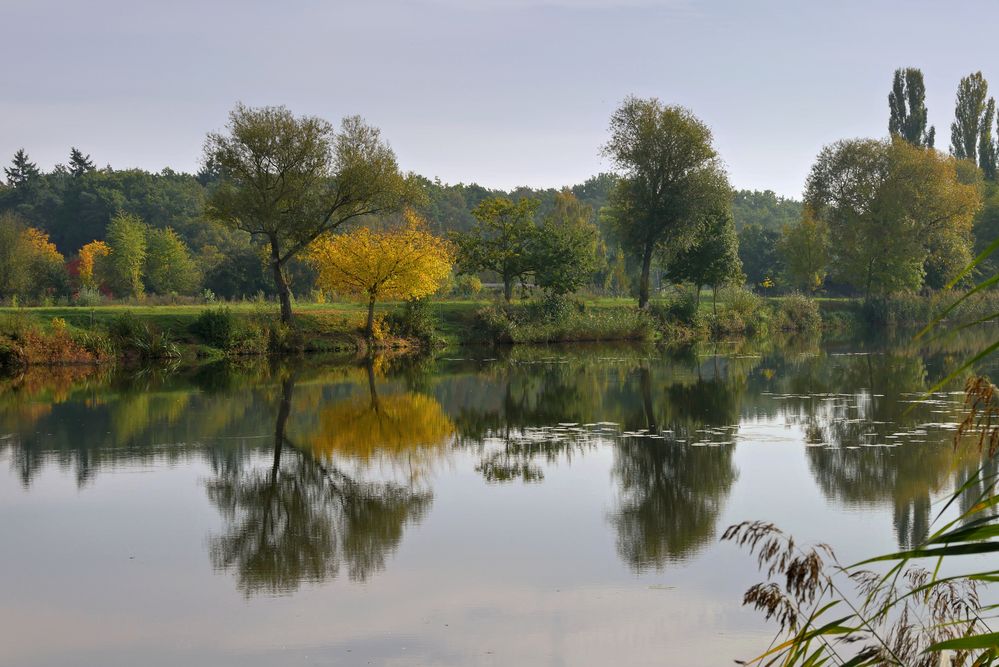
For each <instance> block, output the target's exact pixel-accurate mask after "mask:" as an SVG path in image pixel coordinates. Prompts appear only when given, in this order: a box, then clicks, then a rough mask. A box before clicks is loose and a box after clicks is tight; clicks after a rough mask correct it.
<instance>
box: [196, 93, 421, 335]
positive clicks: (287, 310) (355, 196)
mask: <svg viewBox="0 0 999 667" xmlns="http://www.w3.org/2000/svg"><path fill="white" fill-rule="evenodd" d="M204 163H205V167H206V169H207V168H210V169H211V170H212V171H213V172H214V173H217V174H218V175H219V182H218V184H217V185H216V187H215V188H214V190H213V191H212V192H211V194H210V195H209V200H208V206H207V212H208V216H209V217H210V218H212V219H214V220H217V221H220V222H223V223H225V224H227V225H229V226H231V227H235V228H237V229H241V230H243V231H246V232H249V233H250V234H251V235H252V236H254V237H257V238H261V239H263V240H264V241H265V242H266V243H267V244H268V246H269V255H270V266H271V271H272V272H273V276H274V283H275V286H276V287H277V292H278V296H279V298H280V300H281V320H282V321H283V322H289V321H291V316H292V312H291V287H290V285H289V283H288V278H287V276H286V274H285V267H286V265H287V263H288V261H289V260H291V259H292V258H293V257H295V256H296V255H298V254H299V253H301V252H302V251H303V250H305V249H307V248H308V247H309V246H310V245H311V244H312V243H313V242H314V241H315V240H316V239H317V238H319V237H320V236H322V235H323V234H327V233H330V232H332V231H333V230H335V229H337V228H338V227H339V226H340V225H342V224H344V223H345V222H347V221H349V220H353V219H355V218H358V217H361V216H366V215H375V214H379V213H384V212H388V211H392V210H397V209H399V208H400V207H401V206H402V205H403V204H404V203H405V202H407V201H409V200H410V199H411V198H413V197H414V196H415V194H414V193H415V192H416V191H415V190H414V188H413V186H412V183H411V180H410V179H408V178H406V177H404V176H403V175H402V174H401V173H400V171H399V166H398V164H397V163H396V158H395V153H394V152H393V151H392V149H391V148H390V147H389V146H388V144H387V143H385V142H384V141H383V140H382V138H381V135H380V133H379V131H378V129H376V128H374V127H372V126H370V125H368V124H367V123H365V122H364V121H363V120H362V119H361V118H360V116H349V117H347V118H345V119H344V120H343V122H342V123H341V126H340V129H339V130H336V129H334V127H333V126H332V125H331V124H330V123H328V122H327V121H325V120H323V119H321V118H316V117H314V116H295V115H293V114H292V113H291V112H290V111H289V110H288V109H286V108H285V107H260V108H250V107H246V106H243V105H242V104H240V105H237V106H236V108H235V109H233V111H232V112H231V113H230V114H229V124H228V126H227V131H226V132H225V133H212V134H209V135H208V138H207V140H206V141H205V147H204Z"/></svg>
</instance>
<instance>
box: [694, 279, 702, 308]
mask: <svg viewBox="0 0 999 667" xmlns="http://www.w3.org/2000/svg"><path fill="white" fill-rule="evenodd" d="M694 294H695V295H696V296H695V297H694V306H695V310H700V309H701V286H700V285H698V286H697V291H696V292H695V293H694Z"/></svg>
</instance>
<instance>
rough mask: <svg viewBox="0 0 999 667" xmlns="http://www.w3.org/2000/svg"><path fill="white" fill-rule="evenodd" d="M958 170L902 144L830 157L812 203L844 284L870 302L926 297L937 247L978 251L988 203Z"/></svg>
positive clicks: (835, 151) (844, 149)
mask: <svg viewBox="0 0 999 667" xmlns="http://www.w3.org/2000/svg"><path fill="white" fill-rule="evenodd" d="M957 167H958V164H957V161H956V160H955V159H954V158H950V157H947V156H944V155H941V154H940V153H938V152H937V151H935V150H932V149H925V148H917V147H915V146H912V145H911V144H909V143H907V142H905V141H902V140H898V139H897V140H894V141H878V140H873V139H867V140H851V141H840V142H838V143H835V144H833V145H831V146H827V147H826V148H825V149H823V150H822V152H821V153H820V154H819V156H818V159H817V160H816V162H815V165H814V166H813V167H812V171H811V174H810V175H809V177H808V183H807V187H806V193H805V201H806V204H807V205H809V206H811V207H812V210H813V211H814V213H815V215H816V217H818V218H819V219H820V220H822V221H823V222H825V223H826V224H828V226H829V238H830V268H831V270H832V271H833V272H834V273H835V274H836V276H837V277H838V278H839V279H840V280H841V281H843V282H845V283H847V284H849V285H852V286H854V287H855V288H856V289H858V290H860V291H861V292H862V293H863V294H864V295H865V297H868V296H870V295H871V294H872V293H875V292H880V293H887V292H895V291H899V290H907V289H909V290H912V289H919V288H920V287H921V286H922V284H923V279H924V276H925V273H926V265H927V261H929V259H930V257H931V254H932V249H933V248H934V247H937V246H939V247H947V246H948V245H952V244H951V242H950V241H949V239H954V238H964V239H965V241H964V244H965V245H967V246H968V247H970V243H971V238H970V230H971V224H972V220H973V219H974V216H975V214H976V212H977V211H978V209H979V207H980V205H981V196H980V193H979V189H978V187H976V186H975V185H973V184H966V183H963V182H961V180H960V179H959V178H958V168H957ZM945 240H946V241H947V242H946V243H945V242H944V241H945Z"/></svg>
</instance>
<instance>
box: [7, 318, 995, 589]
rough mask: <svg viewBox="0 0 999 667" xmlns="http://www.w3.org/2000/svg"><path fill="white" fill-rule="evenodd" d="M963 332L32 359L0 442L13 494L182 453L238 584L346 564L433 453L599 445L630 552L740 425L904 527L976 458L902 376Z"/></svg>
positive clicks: (653, 533) (714, 519)
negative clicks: (468, 350)
mask: <svg viewBox="0 0 999 667" xmlns="http://www.w3.org/2000/svg"><path fill="white" fill-rule="evenodd" d="M975 335H978V334H975ZM986 335H987V334H986ZM980 343H981V340H980V339H979V338H975V337H974V336H971V337H965V338H958V339H955V340H952V341H933V342H931V343H929V344H920V345H919V346H917V345H915V344H914V343H912V342H911V340H910V339H904V340H901V341H897V340H895V341H893V340H886V339H881V340H879V341H849V342H844V343H838V342H835V341H834V342H825V343H822V344H819V343H818V342H816V341H814V340H795V341H789V342H788V343H786V344H783V343H782V344H776V343H774V342H769V343H764V344H759V343H752V342H748V343H747V342H741V343H736V344H724V345H721V344H720V345H713V346H707V347H701V348H697V349H693V350H690V351H687V352H686V353H684V354H681V355H664V354H663V353H661V352H660V351H657V350H653V349H646V348H631V347H607V346H604V347H574V348H570V349H555V348H545V349H529V348H515V349H513V350H507V351H501V352H499V353H497V355H496V358H489V359H483V358H481V357H478V356H475V355H469V356H468V357H467V358H463V359H450V358H446V357H441V358H437V359H433V358H429V359H426V358H425V359H420V360H415V361H413V360H408V361H402V360H392V359H379V360H374V361H372V362H371V363H356V362H354V361H350V362H349V363H344V362H343V361H341V362H339V363H336V364H324V363H318V362H316V361H314V360H310V361H309V362H308V363H288V364H284V363H257V362H248V363H243V364H232V363H226V364H213V365H209V366H203V367H200V368H196V369H191V370H187V371H182V372H163V371H144V372H142V373H134V372H130V373H113V372H111V371H108V370H95V369H80V368H76V369H53V370H48V369H46V370H44V371H32V372H29V373H27V374H24V375H21V376H18V377H16V378H9V379H6V380H3V381H2V384H0V451H2V452H3V453H4V455H5V456H6V457H7V458H8V459H9V461H10V465H11V467H12V469H13V471H14V473H15V477H16V478H17V479H18V480H19V481H20V484H21V485H22V486H23V487H24V488H25V489H26V490H27V491H28V492H29V493H30V492H31V491H32V487H33V485H34V482H35V480H36V479H37V478H38V476H39V475H40V474H41V473H42V472H43V471H44V470H45V468H46V467H47V466H53V467H56V468H58V469H60V470H65V471H67V472H70V473H71V474H72V475H73V477H74V478H75V480H76V481H77V483H78V484H79V485H80V486H85V485H89V484H92V483H93V480H94V479H95V477H96V476H97V475H99V474H100V473H101V472H102V471H114V470H116V469H118V468H120V467H124V466H134V465H142V466H146V467H147V468H149V469H152V470H156V469H158V467H159V466H161V465H164V464H169V465H174V464H180V463H192V464H199V465H204V466H205V469H206V470H208V471H209V472H208V473H207V474H208V478H207V479H206V480H205V481H204V488H205V490H206V493H207V497H208V499H209V500H210V502H211V505H212V506H213V507H214V508H215V510H216V511H217V512H218V515H219V516H220V517H221V518H222V521H223V525H222V528H221V529H220V530H219V531H217V532H216V533H213V534H212V535H211V536H210V537H209V540H208V544H209V555H210V558H211V562H212V564H213V565H214V566H215V568H217V569H218V570H220V571H225V572H229V573H232V574H234V575H235V578H236V581H237V586H238V587H239V589H240V590H241V591H243V592H244V593H245V594H246V595H254V594H257V593H268V594H276V593H287V592H290V591H294V590H296V589H297V588H298V587H299V586H301V585H302V583H303V582H320V581H324V580H329V579H331V578H333V577H336V576H339V575H341V574H343V575H344V576H345V577H346V578H350V579H355V580H361V579H365V578H367V577H370V576H371V575H372V574H373V573H375V572H377V571H378V570H380V569H382V568H383V567H385V564H386V561H387V560H388V559H389V557H390V556H391V554H392V553H393V552H395V551H396V550H397V548H398V547H399V545H400V543H401V541H402V539H403V536H404V533H405V532H406V531H407V530H411V529H413V527H415V526H416V525H417V524H418V523H419V522H421V521H422V520H424V519H425V518H426V517H427V516H428V514H429V512H430V511H431V506H432V502H433V499H434V495H433V491H434V487H435V485H437V484H439V483H440V480H441V478H442V477H443V476H446V475H447V474H449V468H452V467H449V466H446V465H438V464H439V463H441V462H447V461H450V460H453V461H456V462H457V463H456V464H455V466H454V467H458V468H459V469H460V468H461V466H466V465H467V467H468V470H469V472H471V471H474V474H475V475H477V476H478V480H479V488H477V489H476V490H475V491H472V493H479V494H489V493H494V492H496V489H495V487H496V485H504V486H506V487H508V488H513V487H515V486H516V485H518V484H523V483H529V484H533V485H537V484H542V483H544V482H545V480H546V476H547V475H549V474H550V472H551V471H552V470H553V469H554V468H556V467H559V466H564V467H566V468H568V467H571V466H572V465H573V464H574V463H575V462H576V461H578V460H579V459H580V458H581V457H588V456H591V455H592V453H593V452H595V451H600V452H602V453H607V457H606V460H607V464H606V470H605V472H604V473H603V474H605V475H606V478H607V479H609V480H610V482H611V483H612V486H613V488H612V493H611V495H610V496H609V500H608V503H607V505H606V506H605V507H604V508H603V509H602V510H601V511H602V512H603V514H602V515H601V516H600V521H601V522H602V524H601V525H602V526H603V528H604V529H605V530H609V531H610V535H611V537H612V539H613V541H614V543H615V544H616V549H617V553H618V556H619V558H620V561H621V562H622V563H623V564H624V565H625V566H626V567H627V568H628V569H629V570H631V571H633V572H646V571H654V570H658V569H662V568H664V567H668V566H669V565H670V564H671V563H675V562H678V561H688V560H690V559H692V558H693V557H694V556H695V555H696V554H698V553H699V552H700V551H702V550H704V549H706V548H708V547H709V545H711V544H712V543H713V541H714V538H715V536H716V534H717V530H718V522H719V521H720V520H721V516H722V514H723V512H724V510H725V508H726V504H727V503H728V502H729V500H728V499H729V497H730V496H731V493H732V489H733V487H734V486H735V485H736V483H737V481H738V478H739V471H738V469H737V466H736V463H735V461H736V459H735V457H734V452H735V450H736V448H741V447H744V446H745V445H744V444H742V443H745V442H746V441H747V440H753V438H754V437H755V436H753V432H754V431H753V428H754V427H756V426H758V425H759V424H764V425H769V426H774V425H777V426H784V427H787V431H788V432H789V433H792V434H793V436H792V438H793V439H794V442H791V443H789V447H790V448H791V449H793V451H794V452H795V455H796V456H798V457H799V458H798V460H799V461H800V457H801V456H804V459H805V460H806V461H807V465H808V469H809V471H810V472H811V475H812V478H813V479H814V484H815V486H816V487H817V488H818V489H819V491H820V492H821V494H822V496H823V497H824V498H825V499H826V500H827V501H828V503H829V504H830V505H832V506H837V507H853V508H862V509H865V510H866V509H871V510H880V509H882V508H883V509H884V510H885V511H887V512H890V513H891V516H892V518H893V521H894V525H895V531H896V539H897V542H898V543H899V545H901V546H911V545H913V544H916V543H918V542H919V541H920V540H922V539H923V538H924V537H925V536H926V534H927V530H928V526H929V522H930V519H931V504H932V501H933V499H934V498H935V497H937V496H939V495H940V494H942V493H945V492H946V491H947V490H948V489H949V488H951V486H952V485H953V484H955V483H962V482H963V481H964V480H966V479H967V478H968V476H969V475H970V474H971V471H973V470H975V469H976V468H977V465H978V462H979V456H978V453H977V452H976V451H965V450H961V451H959V452H958V454H957V455H955V454H954V453H953V450H952V447H951V437H952V435H953V423H954V421H955V416H956V415H957V413H958V412H959V410H960V396H959V395H957V394H955V393H953V392H955V391H956V390H957V387H950V388H948V389H947V390H946V391H944V392H941V393H938V394H935V395H933V396H931V397H929V398H926V397H924V396H923V392H925V391H926V390H927V389H928V388H929V387H931V386H933V384H934V383H935V382H936V381H937V380H938V379H939V378H940V377H942V375H943V374H944V373H945V370H946V369H947V368H952V367H953V364H954V362H955V360H957V359H960V358H961V357H962V356H963V355H964V354H965V352H966V350H968V349H973V348H974V347H975V346H977V345H979V344H980ZM989 368H990V367H988V366H986V367H984V368H980V369H979V370H989ZM754 442H755V441H754ZM802 445H807V449H806V450H805V453H804V454H802V453H801V449H800V448H801V446H802ZM598 460H599V459H598ZM789 469H790V468H789ZM795 474H797V473H795ZM969 497H970V496H969ZM542 509H543V508H542ZM740 518H741V517H740ZM528 539H529V538H528Z"/></svg>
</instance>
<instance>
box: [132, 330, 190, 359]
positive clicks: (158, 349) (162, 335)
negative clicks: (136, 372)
mask: <svg viewBox="0 0 999 667" xmlns="http://www.w3.org/2000/svg"><path fill="white" fill-rule="evenodd" d="M132 349H133V350H135V351H136V352H138V353H139V357H141V358H142V359H177V358H178V357H180V348H178V347H177V344H176V343H174V342H173V341H172V340H171V339H170V336H169V335H168V334H167V333H166V332H164V331H156V330H153V329H150V328H148V327H146V328H145V331H144V334H143V336H142V337H140V338H138V339H136V340H134V341H132Z"/></svg>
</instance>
